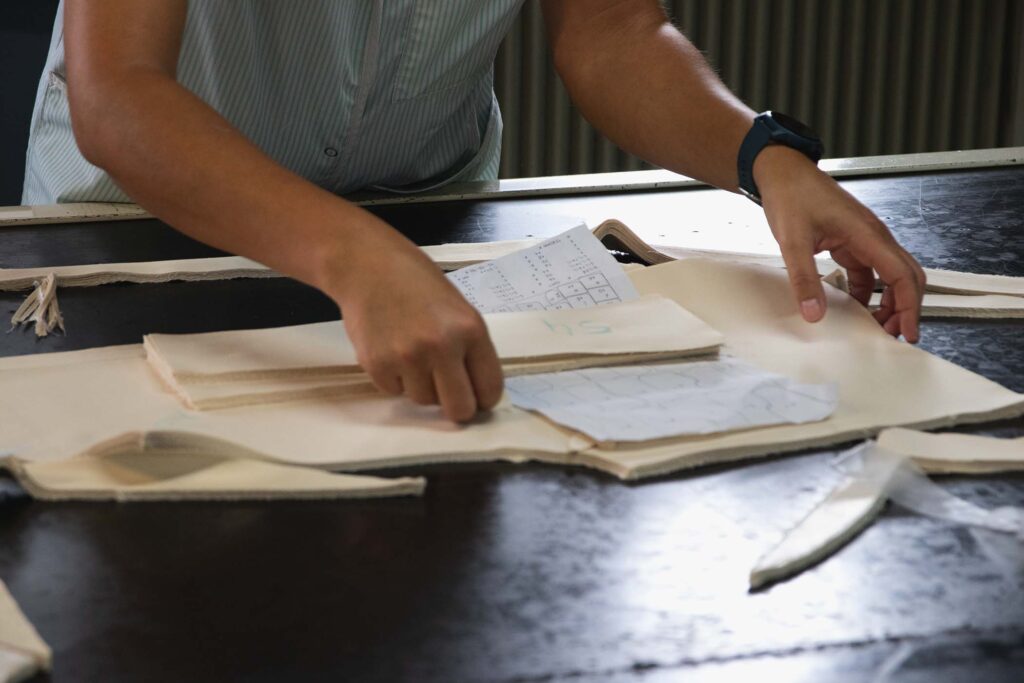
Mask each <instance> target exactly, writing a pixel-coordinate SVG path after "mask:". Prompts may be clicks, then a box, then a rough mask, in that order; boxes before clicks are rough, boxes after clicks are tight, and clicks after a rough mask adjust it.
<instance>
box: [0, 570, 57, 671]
mask: <svg viewBox="0 0 1024 683" xmlns="http://www.w3.org/2000/svg"><path fill="white" fill-rule="evenodd" d="M52 657H53V655H52V653H51V652H50V647H49V646H48V645H47V644H46V642H45V641H44V640H43V639H42V637H41V636H40V635H39V633H38V632H37V631H36V629H35V628H34V627H33V626H32V624H31V622H29V620H28V618H27V617H26V616H25V614H24V613H23V612H22V611H21V608H19V607H18V603H16V602H15V601H14V597H13V596H12V595H11V594H10V592H9V591H8V590H7V586H5V585H4V583H3V582H2V581H0V682H6V681H21V680H24V679H27V678H29V677H30V676H31V675H32V674H35V673H37V672H39V671H49V670H50V662H51V659H52Z"/></svg>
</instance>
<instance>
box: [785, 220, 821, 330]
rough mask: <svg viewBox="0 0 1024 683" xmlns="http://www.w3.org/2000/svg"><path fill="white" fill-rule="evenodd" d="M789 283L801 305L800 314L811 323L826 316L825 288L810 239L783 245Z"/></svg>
mask: <svg viewBox="0 0 1024 683" xmlns="http://www.w3.org/2000/svg"><path fill="white" fill-rule="evenodd" d="M782 259H783V260H784V261H785V262H786V271H787V272H788V273H789V284H790V285H791V286H792V288H793V293H794V294H795V295H796V300H797V303H798V304H799V306H800V315H802V316H803V318H804V320H806V321H807V322H809V323H816V322H818V321H819V320H821V319H822V318H823V317H825V290H824V289H823V288H822V286H821V278H820V277H819V276H818V266H817V265H816V264H815V262H814V249H813V247H812V245H811V242H810V241H807V240H800V241H795V242H793V243H789V244H786V245H784V246H783V247H782Z"/></svg>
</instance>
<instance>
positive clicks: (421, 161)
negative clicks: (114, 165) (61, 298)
mask: <svg viewBox="0 0 1024 683" xmlns="http://www.w3.org/2000/svg"><path fill="white" fill-rule="evenodd" d="M522 2H523V0H388V1H387V2H384V0H302V1H301V2H281V0H190V1H189V3H188V18H187V20H186V24H185V29H184V33H183V36H182V47H181V54H180V56H179V60H178V72H177V78H178V81H179V83H181V84H182V85H183V86H184V87H186V88H188V89H189V90H190V91H192V92H193V93H195V94H196V95H197V96H199V97H200V98H201V99H202V100H204V101H205V102H206V103H207V104H209V105H210V106H211V107H213V108H214V109H215V110H217V111H218V112H219V113H220V114H221V115H222V116H224V117H225V118H226V119H227V120H228V121H230V122H231V123H232V124H233V125H234V126H235V127H237V128H238V129H239V130H240V131H241V132H242V133H243V134H244V135H246V136H247V137H248V139H249V140H251V141H252V142H253V143H254V144H256V145H257V146H258V147H259V148H260V149H262V150H263V151H264V152H265V153H266V154H267V155H269V156H270V157H271V158H272V159H274V160H275V161H277V163H279V164H281V165H282V166H284V167H285V168H288V169H290V170H291V171H294V172H295V173H297V174H299V175H301V176H302V177H304V178H306V179H307V180H309V181H311V182H313V183H316V184H317V185H319V186H320V187H323V188H325V189H328V190H330V191H332V192H335V193H338V194H344V193H346V192H351V191H353V190H357V189H378V190H389V191H394V192H415V191H420V190H424V189H428V188H431V187H436V186H439V185H442V184H444V183H447V182H452V181H456V180H481V179H491V178H496V177H497V171H498V160H499V154H500V146H501V114H500V112H499V111H498V106H497V101H496V99H495V97H494V90H493V67H494V57H495V54H496V53H497V50H498V46H499V44H500V42H501V40H502V38H503V37H504V35H505V33H506V32H507V31H508V29H509V28H510V26H511V24H512V22H513V21H514V19H515V16H516V14H517V12H518V11H519V7H520V5H521V4H522ZM63 14H64V12H63V0H61V7H60V9H59V10H58V12H57V20H56V23H55V26H54V32H53V38H52V40H51V44H50V53H49V56H48V58H47V62H46V67H45V69H44V71H43V77H42V79H41V81H40V84H39V90H38V93H37V96H36V103H35V110H34V113H33V116H32V127H31V132H30V137H29V145H28V154H27V157H26V172H25V187H24V195H23V200H22V201H23V203H25V204H52V203H60V202H80V201H109V202H127V201H130V200H129V198H128V197H127V196H126V195H125V194H124V192H122V191H121V189H120V188H118V187H117V186H116V185H115V184H114V182H113V181H112V180H111V179H110V177H109V176H108V175H107V174H106V173H105V172H104V171H102V170H101V169H99V168H97V167H95V166H93V165H91V164H89V162H87V161H86V160H85V159H84V158H83V157H82V154H81V152H79V150H78V146H77V145H76V144H75V139H74V134H73V132H72V129H71V116H70V113H69V108H68V98H67V87H66V80H65V73H66V69H65V60H64V32H63Z"/></svg>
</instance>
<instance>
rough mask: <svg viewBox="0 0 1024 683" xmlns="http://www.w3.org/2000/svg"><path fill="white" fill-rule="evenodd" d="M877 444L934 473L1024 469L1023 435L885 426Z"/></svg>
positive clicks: (985, 472)
mask: <svg viewBox="0 0 1024 683" xmlns="http://www.w3.org/2000/svg"><path fill="white" fill-rule="evenodd" d="M878 445H879V446H881V447H882V448H884V449H885V450H887V451H891V452H893V453H898V454H900V455H902V456H905V457H908V458H912V459H913V460H914V462H915V463H917V464H918V466H920V467H921V468H922V469H924V470H925V471H926V472H931V473H935V474H990V473H994V472H1016V471H1021V470H1024V438H1017V439H996V438H993V437H990V436H976V435H974V434H956V433H953V432H947V433H944V434H929V433H927V432H919V431H915V430H911V429H886V430H884V431H883V432H882V433H881V434H879V435H878Z"/></svg>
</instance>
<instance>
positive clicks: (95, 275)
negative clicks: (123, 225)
mask: <svg viewBox="0 0 1024 683" xmlns="http://www.w3.org/2000/svg"><path fill="white" fill-rule="evenodd" d="M48 275H53V276H54V278H55V279H56V281H57V285H58V286H60V287H95V286H97V285H106V284H110V283H114V282H134V283H147V282H172V281H174V280H192V281H204V280H232V279H235V278H265V277H280V275H279V274H278V273H276V272H274V271H272V270H270V269H269V268H267V267H266V266H264V265H261V264H259V263H256V262H255V261H252V260H250V259H247V258H242V257H241V256H224V257H220V258H199V259H180V260H175V261H141V262H138V263H96V264H90V265H83V266H56V267H47V268H7V269H0V291H6V292H16V291H20V290H24V289H29V288H31V287H33V283H34V282H36V281H37V280H39V279H41V278H43V277H46V276H48Z"/></svg>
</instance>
